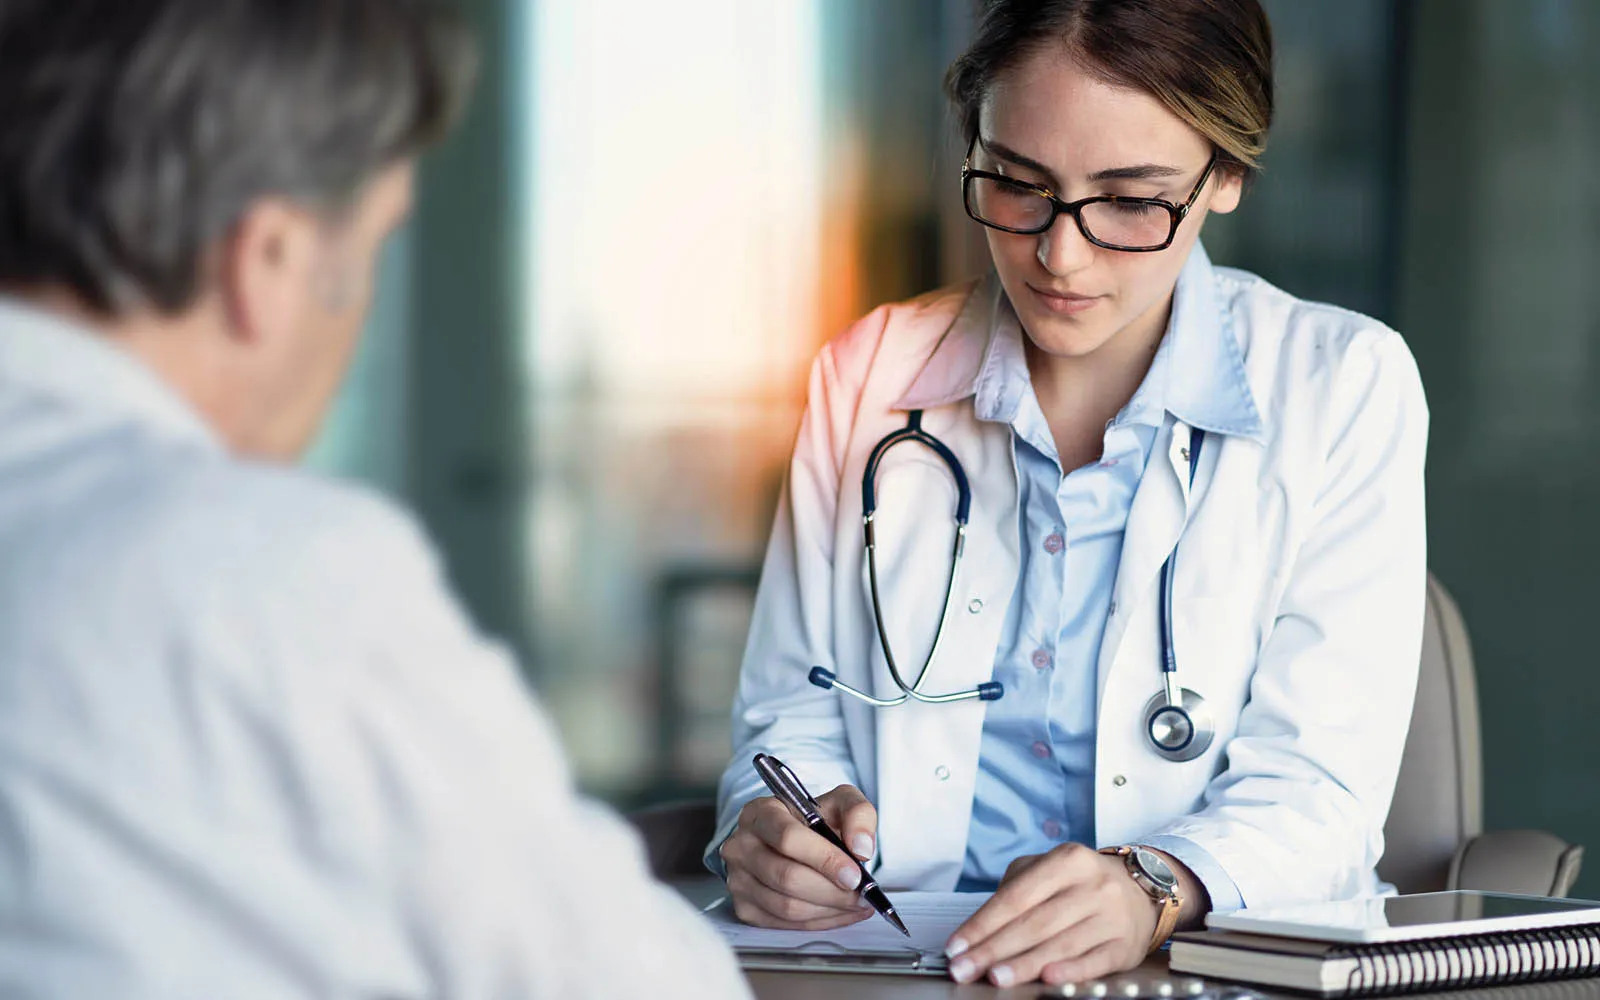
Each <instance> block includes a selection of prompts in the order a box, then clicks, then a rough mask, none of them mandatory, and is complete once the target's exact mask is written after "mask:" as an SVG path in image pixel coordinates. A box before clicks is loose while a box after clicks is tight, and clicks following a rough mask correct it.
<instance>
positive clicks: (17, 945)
mask: <svg viewBox="0 0 1600 1000" xmlns="http://www.w3.org/2000/svg"><path fill="white" fill-rule="evenodd" d="M629 994H638V995H649V996H652V997H660V996H674V995H682V996H696V997H701V996H707V997H709V996H745V995H747V992H746V987H745V985H744V984H743V982H742V981H741V979H740V977H739V973H738V971H737V969H736V968H735V965H734V962H733V959H732V956H731V954H730V953H729V952H728V950H727V949H726V948H725V947H724V946H723V945H722V943H721V941H720V940H719V939H718V938H717V937H716V935H715V933H714V932H713V931H712V930H711V929H710V928H709V926H708V925H707V924H705V923H704V922H703V921H702V920H700V919H699V918H698V917H697V916H696V915H695V913H694V912H693V910H692V909H691V908H690V907H689V906H688V905H687V904H686V903H685V902H683V901H682V900H680V899H679V898H678V897H677V896H676V895H675V894H674V893H672V892H671V891H670V890H668V889H666V888H665V887H663V886H661V885H659V884H657V883H653V882H652V881H651V880H650V879H649V876H648V872H647V870H646V867H645V863H644V859H643V856H642V853H641V851H640V848H639V845H638V842H637V839H636V838H635V837H634V835H633V834H632V833H631V831H629V829H628V828H627V827H626V826H625V825H624V824H623V823H621V822H620V821H619V820H618V819H616V818H615V817H614V816H612V815H610V814H608V813H606V812H605V811H604V810H602V809H599V808H597V807H594V806H591V805H589V804H586V803H585V802H583V801H582V800H581V799H580V798H578V797H577V796H576V795H575V794H574V792H573V790H572V786H571V779H570V776H569V775H568V773H567V770H566V767H565V764H564V762H563V757H562V754H561V752H560V749H559V747H558V745H557V743H556V740H555V738H554V736H553V731H552V727H551V726H550V724H549V723H548V722H547V720H546V719H545V718H544V716H543V715H542V714H541V713H540V711H539V710H538V708H537V706H536V705H535V704H533V702H532V700H531V699H530V698H529V697H528V696H527V694H526V692H525V691H524V689H523V687H522V685H521V683H520V681H519V679H518V677H517V674H516V670H515V667H514V664H513V662H512V661H511V659H510V657H509V656H508V655H507V654H506V653H505V651H504V650H502V649H501V648H499V647H498V646H496V645H494V644H493V643H490V642H487V641H485V640H484V639H483V638H482V637H481V636H480V635H479V634H478V633H476V631H475V630H474V629H473V627H472V626H471V624H470V623H469V622H468V620H467V619H466V617H465V616H464V615H463V613H462V612H461V610H460V609H459V607H458V606H457V604H456V603H455V601H454V599H453V598H452V596H451V595H450V593H449V590H448V588H447V585H446V583H445V581H444V579H443V577H442V574H441V570H440V566H439V563H438V560H437V559H436V557H435V555H434V554H433V552H432V550H431V548H430V546H429V545H428V543H427V541H426V540H425V539H424V538H423V536H422V534H421V532H420V531H419V530H418V529H417V527H416V526H415V525H414V523H413V522H412V521H411V520H410V519H409V518H408V517H407V516H406V515H405V514H404V513H402V512H401V511H399V510H398V509H397V508H395V507H394V506H392V505H390V504H388V503H387V502H385V501H383V500H381V499H379V498H377V497H375V496H371V495H368V494H366V493H364V492H362V491H360V490H357V489H355V488H352V487H348V486H344V485H338V484H335V483H332V482H328V481H324V480H321V479H318V478H316V477H313V476H310V475H308V474H305V473H301V472H297V471H294V470H290V469H284V468H279V467H276V466H268V465H258V464H252V463H248V462H242V461H239V460H237V459H234V458H232V457H231V456H229V455H228V454H227V452H226V451H225V450H224V449H223V447H222V446H221V444H220V442H218V441H217V439H216V438H215V437H214V436H213V435H212V434H211V432H210V431H209V430H208V429H207V428H206V427H205V425H204V424H203V423H202V422H201V421H200V419H199V418H198V417H197V416H196V415H195V414H194V413H193V412H191V411H190V410H189V409H188V408H187V407H186V406H185V404H184V403H183V402H181V401H180V400H179V398H178V397H177V396H176V395H175V394H174V393H172V392H171V391H170V390H169V389H168V388H167V387H166V386H165V385H164V384H163V383H161V382H160V381H159V380H158V379H157V377H156V376H155V375H154V373H152V372H151V371H149V370H148V369H146V368H145V367H143V366H142V365H141V364H140V363H139V362H138V361H137V360H136V359H134V358H133V357H132V356H130V355H128V354H126V353H124V352H122V351H120V350H119V349H118V348H116V347H115V346H113V345H112V344H110V343H108V342H106V341H104V340H102V339H99V338H97V337H95V336H94V335H92V334H90V333H87V332H85V331H81V330H79V329H77V328H76V327H74V326H72V325H70V324H67V323H65V322H62V321H60V320H58V319H55V318H53V317H51V316H49V315H47V314H45V313H42V312H38V311H35V310H33V309H30V308H28V307H25V306H23V305H21V304H19V303H16V302H14V301H9V300H3V299H0V995H3V996H7V997H28V998H54V997H61V998H72V1000H81V998H90V997H118V998H125V1000H139V998H146V997H149V998H155V997H161V998H163V1000H178V998H196V1000H199V998H205V1000H215V998H220V997H226V998H228V1000H252V998H257V997H259V998H269V997H362V998H374V1000H377V998H384V1000H389V998H395V1000H399V998H410V997H419V998H420V997H429V998H450V997H461V998H469V997H470V998H508V1000H509V998H523V997H561V998H567V997H582V996H623V995H629Z"/></svg>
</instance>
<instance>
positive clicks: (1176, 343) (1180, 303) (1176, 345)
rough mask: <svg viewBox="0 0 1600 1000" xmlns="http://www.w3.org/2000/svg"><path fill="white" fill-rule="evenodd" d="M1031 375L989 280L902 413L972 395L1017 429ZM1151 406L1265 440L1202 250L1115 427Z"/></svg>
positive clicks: (981, 413) (985, 414)
mask: <svg viewBox="0 0 1600 1000" xmlns="http://www.w3.org/2000/svg"><path fill="white" fill-rule="evenodd" d="M1018 365H1021V366H1022V367H1021V377H1020V378H1018V377H1017V366H1018ZM1026 375H1027V366H1026V361H1025V359H1024V356H1023V353H1022V328H1021V324H1020V323H1019V321H1018V320H1017V316H1016V313H1015V312H1014V311H1013V310H1012V308H1011V303H1010V302H1009V301H1008V300H1007V299H1006V296H1005V293H1004V291H1003V290H1002V289H1001V287H1000V282H999V279H998V278H996V277H995V276H994V275H993V274H991V275H990V276H989V277H988V278H987V279H985V280H984V281H983V282H982V283H981V284H979V285H978V287H977V288H976V289H975V290H974V292H973V293H972V294H971V295H970V296H968V298H967V302H966V305H965V306H964V307H963V308H962V311H961V313H960V314H959V315H958V316H957V317H956V319H955V322H953V323H952V324H951V326H950V329H949V330H947V331H946V332H945V335H944V336H943V337H942V338H940V341H939V343H938V345H936V346H935V347H934V350H933V354H932V355H931V356H930V357H929V358H928V361H927V364H925V365H924V366H923V369H922V371H921V372H920V373H918V375H917V377H916V379H915V380H913V381H912V383H911V386H910V388H909V389H907V390H906V392H905V394H904V395H903V396H902V397H901V399H900V401H899V402H898V403H897V404H896V409H903V410H919V409H928V408H931V407H936V406H944V405H947V404H949V403H953V402H956V401H958V400H961V399H966V398H969V397H974V408H975V410H976V412H977V415H978V417H979V418H980V419H985V420H1001V421H1010V420H1012V419H1013V418H1014V417H1015V415H1016V412H1017V407H1018V405H1019V404H1020V401H1021V395H1020V394H1021V392H1022V391H1024V390H1025V388H1026V387H1027V385H1028V384H1029V383H1028V380H1027V378H1026ZM1146 408H1148V412H1147V413H1146V414H1145V416H1146V417H1148V416H1149V415H1151V414H1159V413H1161V412H1163V410H1164V411H1165V412H1170V413H1171V414H1172V415H1173V416H1174V417H1176V418H1177V419H1179V420H1181V421H1183V422H1184V423H1186V424H1188V425H1190V426H1191V427H1199V428H1201V429H1202V430H1205V431H1210V432H1214V433H1218V434H1234V435H1239V436H1243V437H1249V438H1254V439H1255V440H1257V441H1260V440H1263V439H1264V438H1265V435H1266V429H1265V426H1264V424H1263V421H1262V419H1261V413H1260V410H1259V408H1258V407H1257V406H1256V402H1255V397H1254V395H1253V394H1252V393H1251V391H1250V383H1249V380H1248V378H1247V377H1246V375H1245V370H1244V351H1243V350H1242V349H1241V348H1240V346H1239V340H1238V337H1237V336H1236V335H1235V333H1234V330H1233V321H1232V317H1231V316H1230V314H1228V313H1227V312H1224V311H1223V310H1222V309H1221V307H1220V305H1219V304H1218V302H1217V296H1216V273H1215V271H1214V269H1213V268H1212V266H1211V260H1210V258H1209V257H1207V256H1206V252H1205V249H1204V248H1203V247H1202V246H1201V245H1200V244H1199V243H1196V244H1195V247H1194V250H1193V251H1191V252H1190V254H1189V259H1188V260H1187V261H1185V262H1184V267H1183V271H1182V272H1181V273H1180V274H1179V276H1178V284H1177V289H1176V291H1175V293H1174V295H1173V304H1172V317H1171V319H1170V320H1169V321H1168V324H1167V334H1166V336H1164V337H1163V338H1162V342H1161V347H1160V348H1158V349H1157V351H1156V357H1155V360H1153V361H1152V362H1151V366H1150V373H1149V374H1148V375H1146V377H1145V380H1144V382H1143V383H1142V384H1141V385H1140V387H1139V390H1138V392H1136V393H1135V394H1134V398H1133V400H1132V401H1130V403H1129V405H1128V407H1126V408H1125V409H1124V411H1123V414H1122V415H1121V416H1119V418H1118V419H1124V418H1125V419H1129V420H1140V418H1139V417H1138V416H1136V415H1135V413H1134V411H1135V409H1140V410H1145V409H1146ZM1140 422H1143V421H1140Z"/></svg>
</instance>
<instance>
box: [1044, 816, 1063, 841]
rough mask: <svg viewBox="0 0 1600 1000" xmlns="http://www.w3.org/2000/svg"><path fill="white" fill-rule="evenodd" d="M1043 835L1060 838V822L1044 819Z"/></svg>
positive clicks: (1054, 838) (1055, 838)
mask: <svg viewBox="0 0 1600 1000" xmlns="http://www.w3.org/2000/svg"><path fill="white" fill-rule="evenodd" d="M1044 835H1045V836H1046V837H1049V838H1050V839H1051V840H1059V839H1061V824H1060V823H1058V822H1056V821H1055V820H1053V819H1047V820H1045V821H1044Z"/></svg>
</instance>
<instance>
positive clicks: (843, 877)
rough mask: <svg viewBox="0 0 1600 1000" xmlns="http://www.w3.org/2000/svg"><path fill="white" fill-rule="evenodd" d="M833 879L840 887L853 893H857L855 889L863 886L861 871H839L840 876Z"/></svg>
mask: <svg viewBox="0 0 1600 1000" xmlns="http://www.w3.org/2000/svg"><path fill="white" fill-rule="evenodd" d="M833 877H834V880H835V881H837V882H838V883H839V884H840V885H842V886H844V887H845V888H846V889H849V890H851V891H852V892H853V891H855V887H856V886H858V885H860V884H861V869H859V868H841V869H839V872H838V874H836V875H834V876H833Z"/></svg>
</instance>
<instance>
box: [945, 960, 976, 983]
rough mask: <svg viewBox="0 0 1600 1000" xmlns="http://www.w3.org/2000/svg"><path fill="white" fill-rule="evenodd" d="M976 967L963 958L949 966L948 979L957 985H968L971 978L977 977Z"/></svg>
mask: <svg viewBox="0 0 1600 1000" xmlns="http://www.w3.org/2000/svg"><path fill="white" fill-rule="evenodd" d="M977 973H978V967H977V966H976V965H973V964H972V959H970V958H963V959H959V960H958V961H956V962H954V963H952V964H951V966H950V978H951V979H954V980H955V981H956V982H958V983H970V982H972V977H973V976H975V975H977Z"/></svg>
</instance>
